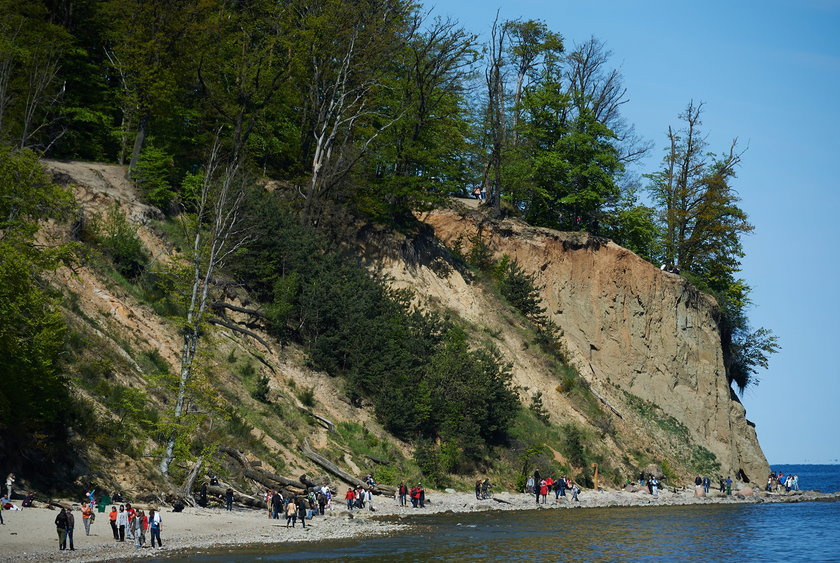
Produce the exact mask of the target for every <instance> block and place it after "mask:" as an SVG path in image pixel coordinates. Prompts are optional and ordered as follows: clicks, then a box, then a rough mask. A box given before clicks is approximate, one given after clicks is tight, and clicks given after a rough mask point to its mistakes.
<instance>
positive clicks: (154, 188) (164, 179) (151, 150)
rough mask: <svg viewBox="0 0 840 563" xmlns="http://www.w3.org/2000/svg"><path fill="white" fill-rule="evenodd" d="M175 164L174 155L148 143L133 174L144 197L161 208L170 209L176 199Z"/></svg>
mask: <svg viewBox="0 0 840 563" xmlns="http://www.w3.org/2000/svg"><path fill="white" fill-rule="evenodd" d="M173 166H174V162H173V160H172V155H170V154H168V153H167V152H166V151H164V150H163V149H159V148H157V147H155V146H154V145H152V144H147V145H146V146H145V147H144V148H143V151H142V152H141V153H140V156H139V158H138V159H137V166H135V168H134V170H133V171H132V174H131V177H132V179H133V180H134V181H135V182H137V186H138V187H139V188H140V191H141V193H142V194H143V197H144V199H145V200H146V201H147V202H149V203H150V204H152V205H154V206H156V207H158V208H160V209H164V210H166V209H168V208H169V206H170V205H171V203H172V200H173V199H175V195H176V194H175V191H174V190H173V189H172V184H171V179H172V171H173Z"/></svg>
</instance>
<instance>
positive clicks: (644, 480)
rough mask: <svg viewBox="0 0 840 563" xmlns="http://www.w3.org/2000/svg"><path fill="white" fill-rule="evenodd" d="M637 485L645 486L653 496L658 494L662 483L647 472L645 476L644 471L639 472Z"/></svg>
mask: <svg viewBox="0 0 840 563" xmlns="http://www.w3.org/2000/svg"><path fill="white" fill-rule="evenodd" d="M639 486H640V487H647V490H648V492H649V493H650V494H651V495H653V496H655V497H658V496H659V488H660V487H661V486H662V484H661V483H660V482H659V479H657V478H656V476H655V475H651V474H648V475H647V476H645V474H644V472H643V473H639Z"/></svg>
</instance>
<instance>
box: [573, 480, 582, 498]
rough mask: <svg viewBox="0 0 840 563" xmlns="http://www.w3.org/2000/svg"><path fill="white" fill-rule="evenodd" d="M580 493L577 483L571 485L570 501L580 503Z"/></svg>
mask: <svg viewBox="0 0 840 563" xmlns="http://www.w3.org/2000/svg"><path fill="white" fill-rule="evenodd" d="M579 492H580V487H578V484H577V483H573V484H572V500H573V501H575V502H580V500H579V499H578V493H579Z"/></svg>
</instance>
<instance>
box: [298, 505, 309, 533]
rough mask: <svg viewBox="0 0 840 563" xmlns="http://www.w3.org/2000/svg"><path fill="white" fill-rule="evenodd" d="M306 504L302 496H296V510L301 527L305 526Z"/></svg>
mask: <svg viewBox="0 0 840 563" xmlns="http://www.w3.org/2000/svg"><path fill="white" fill-rule="evenodd" d="M306 504H307V503H306V499H304V498H303V497H298V500H297V511H298V519H299V520H300V526H301V528H306Z"/></svg>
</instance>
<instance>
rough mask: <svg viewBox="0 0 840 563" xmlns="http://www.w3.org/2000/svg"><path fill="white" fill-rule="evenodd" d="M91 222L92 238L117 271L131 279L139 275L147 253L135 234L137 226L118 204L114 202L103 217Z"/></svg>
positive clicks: (147, 259) (146, 258)
mask: <svg viewBox="0 0 840 563" xmlns="http://www.w3.org/2000/svg"><path fill="white" fill-rule="evenodd" d="M93 223H94V228H93V230H94V233H95V235H94V237H95V239H94V240H95V241H96V244H97V246H98V247H99V248H100V249H101V250H102V252H103V253H104V254H105V255H106V256H108V257H109V258H110V259H111V262H112V263H113V264H114V267H115V268H116V269H117V271H118V272H119V273H120V274H122V275H123V276H125V277H126V278H128V279H131V280H134V279H136V278H137V277H138V276H140V274H142V273H143V271H144V269H145V267H146V264H147V263H148V261H149V253H148V251H147V250H146V247H145V246H143V242H142V241H141V240H140V238H139V237H138V236H137V226H136V225H134V224H132V223H131V222H129V220H128V217H127V216H126V214H125V212H124V211H123V210H122V209H120V207H119V205H118V204H116V203H115V204H114V205H113V206H112V207H111V208H110V209H109V210H108V212H107V213H106V214H105V216H104V217H101V218H97V219H95V220H94V221H93Z"/></svg>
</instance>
